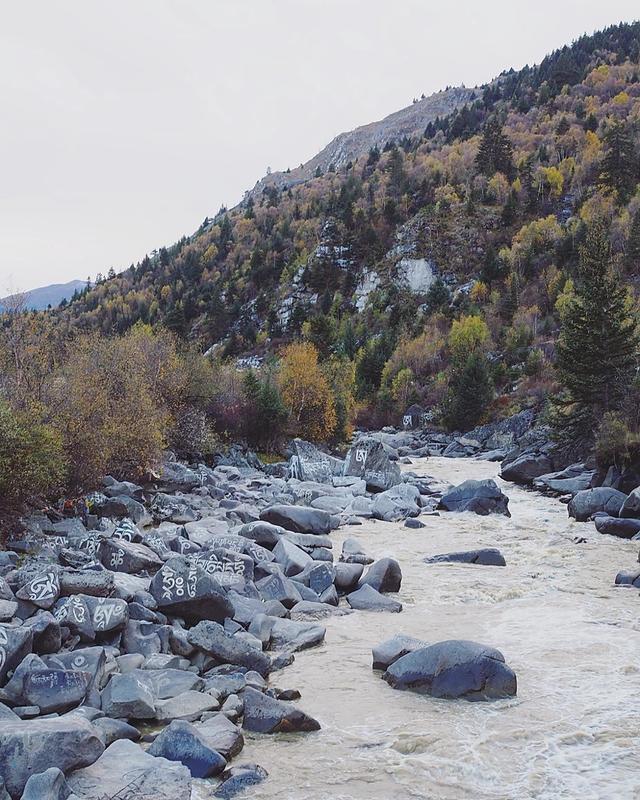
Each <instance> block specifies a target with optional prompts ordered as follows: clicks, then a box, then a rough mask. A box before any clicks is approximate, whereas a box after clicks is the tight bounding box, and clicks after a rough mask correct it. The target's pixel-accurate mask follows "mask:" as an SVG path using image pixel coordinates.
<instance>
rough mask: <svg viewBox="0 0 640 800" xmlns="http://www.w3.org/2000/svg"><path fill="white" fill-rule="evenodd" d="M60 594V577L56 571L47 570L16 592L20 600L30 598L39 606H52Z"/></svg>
mask: <svg viewBox="0 0 640 800" xmlns="http://www.w3.org/2000/svg"><path fill="white" fill-rule="evenodd" d="M59 596H60V579H59V577H58V574H57V573H56V572H45V573H43V574H41V575H37V576H36V577H35V578H33V579H32V580H30V581H29V582H28V583H26V584H25V585H24V586H23V587H22V588H21V589H20V591H19V592H18V593H17V594H16V597H17V598H18V600H28V601H29V602H30V603H33V604H34V606H38V608H44V609H45V610H47V609H49V608H51V606H52V605H54V603H55V602H56V600H57V599H58V597H59Z"/></svg>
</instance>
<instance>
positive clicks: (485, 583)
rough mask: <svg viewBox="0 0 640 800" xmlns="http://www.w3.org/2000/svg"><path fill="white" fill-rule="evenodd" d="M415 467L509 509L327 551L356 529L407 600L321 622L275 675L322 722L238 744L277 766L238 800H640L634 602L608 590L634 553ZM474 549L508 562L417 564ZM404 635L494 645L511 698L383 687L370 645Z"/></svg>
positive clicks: (459, 469)
mask: <svg viewBox="0 0 640 800" xmlns="http://www.w3.org/2000/svg"><path fill="white" fill-rule="evenodd" d="M407 469H412V470H414V471H416V472H417V473H418V474H421V475H431V476H433V477H435V478H438V479H440V480H444V481H448V482H450V483H452V484H456V483H459V482H461V481H463V480H466V479H467V478H489V477H493V478H496V480H497V482H498V483H499V484H500V485H501V488H503V490H504V491H505V492H506V493H507V494H508V496H509V498H510V504H509V507H510V510H511V514H512V516H511V518H510V519H508V518H505V517H501V516H490V517H480V516H476V515H475V514H471V513H465V514H456V513H442V515H441V516H439V517H437V516H425V517H422V520H423V521H424V522H425V524H426V527H425V528H423V529H420V530H411V529H408V528H405V527H404V526H403V524H402V523H384V522H375V521H366V522H365V523H364V524H363V525H362V526H353V527H345V528H341V529H340V530H339V531H336V532H335V533H334V534H333V537H332V538H333V540H334V553H335V557H336V558H337V557H338V555H339V553H340V549H341V546H342V540H343V539H344V538H346V537H347V536H354V537H356V538H357V539H358V540H359V541H360V543H361V545H362V547H363V549H364V550H365V552H367V553H368V554H369V555H371V556H373V557H374V558H379V557H382V556H392V557H393V558H396V559H397V560H398V561H399V562H400V565H401V568H402V574H403V580H402V587H401V590H400V592H399V595H398V599H399V600H401V602H402V603H403V606H404V608H403V611H402V612H401V613H400V614H389V613H367V612H355V613H352V614H349V615H346V616H342V617H333V618H330V619H328V620H326V621H323V624H326V628H327V635H326V640H325V642H324V644H323V645H322V646H321V647H318V648H314V649H312V650H308V651H304V652H301V653H298V654H296V660H295V663H294V664H293V665H292V666H290V667H288V668H287V669H285V670H284V671H282V672H278V673H275V674H274V675H273V676H272V678H271V682H272V684H274V685H276V686H278V687H280V688H296V689H299V690H300V691H301V693H302V699H301V700H300V701H298V702H299V705H300V707H301V708H302V709H303V710H304V711H306V712H308V713H310V714H311V715H312V716H313V717H316V718H317V719H318V720H319V721H320V723H321V725H322V730H321V731H319V732H317V733H312V734H295V735H277V736H258V735H253V734H249V735H247V736H246V746H245V749H244V751H243V752H242V754H241V755H240V756H239V757H238V758H237V759H236V761H235V763H238V764H239V763H246V762H256V763H258V764H260V765H262V766H263V767H265V768H266V769H267V770H268V772H269V778H268V779H267V780H266V781H265V782H264V783H262V784H261V785H260V786H256V787H252V788H251V789H250V790H249V793H248V796H250V797H251V798H261V799H265V800H266V799H267V798H268V799H269V800H275V799H276V798H277V800H391V799H392V798H393V799H394V800H404V799H405V798H430V799H431V798H433V799H434V800H467V798H468V800H485V799H486V800H489V799H490V800H498V799H499V800H528V799H529V798H535V799H536V800H547V799H548V800H559V799H560V798H572V799H573V798H580V799H581V800H591V799H592V798H593V799H594V800H596V799H597V800H600V799H601V798H617V797H628V798H633V797H639V796H640V722H639V715H640V622H639V619H638V611H639V609H640V597H639V596H638V591H637V590H635V589H632V588H624V587H615V586H614V585H613V580H614V577H615V574H616V572H617V571H618V570H619V569H622V568H627V567H631V566H632V565H633V564H634V563H635V562H636V561H637V558H638V543H636V542H629V541H623V540H620V539H615V538H613V537H608V536H602V535H601V534H599V533H597V531H596V530H595V527H594V526H593V525H592V524H591V523H576V522H575V521H573V520H570V519H568V517H567V509H566V506H565V505H563V504H562V503H560V502H558V501H557V500H554V499H552V498H548V497H544V496H542V495H539V494H537V493H534V492H528V491H525V490H524V489H522V488H519V487H517V486H515V485H513V484H506V483H504V482H502V481H500V479H498V478H497V475H498V472H499V465H498V464H495V463H489V462H484V461H476V460H470V459H444V458H441V459H439V458H430V459H423V460H418V461H416V462H414V464H413V465H412V466H411V467H407ZM581 539H586V541H584V542H581V541H580V540H581ZM477 547H498V548H500V550H501V551H502V553H503V555H504V556H505V559H506V561H507V566H506V567H484V566H475V565H454V564H438V565H428V564H425V563H423V561H422V559H423V558H424V556H428V555H434V554H437V553H445V552H450V551H455V550H467V549H473V548H477ZM400 632H401V633H406V634H410V635H412V636H415V637H418V638H421V639H424V640H426V641H428V642H436V641H440V640H444V639H453V638H463V639H472V640H476V641H478V642H482V643H485V644H488V645H492V646H494V647H497V648H498V649H499V650H501V651H502V652H503V654H504V656H505V658H506V661H507V663H508V664H509V665H510V666H511V667H512V668H513V669H514V670H515V672H516V674H517V677H518V694H517V697H515V698H512V699H508V700H499V701H494V702H478V703H470V702H467V701H464V700H457V701H451V700H436V699H433V698H430V697H428V696H423V695H417V694H414V693H411V692H399V691H395V690H393V689H391V688H390V687H389V686H388V685H387V684H386V683H385V682H384V681H382V680H381V678H380V673H374V672H373V671H372V669H371V648H372V646H373V645H375V644H377V643H379V642H381V641H383V640H384V639H387V638H389V637H391V636H393V635H394V634H396V633H400ZM202 796H206V795H202Z"/></svg>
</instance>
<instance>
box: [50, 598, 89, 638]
mask: <svg viewBox="0 0 640 800" xmlns="http://www.w3.org/2000/svg"><path fill="white" fill-rule="evenodd" d="M53 616H54V617H55V618H56V620H57V622H59V623H60V625H63V626H64V627H65V628H69V630H70V631H71V633H72V634H74V636H79V637H80V638H81V639H82V641H85V642H92V641H93V640H94V639H95V638H96V630H95V628H94V627H93V620H92V618H91V612H90V611H89V607H88V606H87V604H86V602H85V600H84V598H83V597H82V595H79V594H73V595H71V596H70V597H62V598H60V600H59V601H58V602H57V604H56V606H55V608H54V610H53Z"/></svg>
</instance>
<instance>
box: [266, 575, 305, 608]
mask: <svg viewBox="0 0 640 800" xmlns="http://www.w3.org/2000/svg"><path fill="white" fill-rule="evenodd" d="M298 587H299V584H297V583H296V582H295V581H292V580H290V579H289V578H285V576H284V575H268V576H267V577H266V578H263V579H262V580H260V581H258V582H257V583H256V589H257V590H258V592H259V593H260V597H261V598H262V599H263V600H264V601H265V602H269V601H270V600H276V601H278V602H279V603H282V605H283V606H284V607H285V608H293V606H295V604H296V603H299V602H300V601H301V600H302V596H301V595H300V590H299V588H298Z"/></svg>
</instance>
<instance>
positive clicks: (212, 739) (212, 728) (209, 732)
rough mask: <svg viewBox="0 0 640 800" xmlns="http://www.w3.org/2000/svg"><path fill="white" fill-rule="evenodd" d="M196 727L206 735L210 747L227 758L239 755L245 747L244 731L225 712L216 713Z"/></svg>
mask: <svg viewBox="0 0 640 800" xmlns="http://www.w3.org/2000/svg"><path fill="white" fill-rule="evenodd" d="M196 727H197V728H198V730H199V731H201V732H202V733H203V735H204V736H205V737H206V741H207V744H208V745H209V747H211V748H212V749H213V750H215V751H216V752H218V753H220V755H221V756H223V757H224V758H226V759H227V760H229V759H230V758H233V757H234V756H237V755H238V753H239V752H240V751H241V750H242V748H243V747H244V736H243V735H242V731H241V730H240V728H238V726H237V725H234V724H233V722H231V720H230V719H228V718H227V717H225V715H224V714H216V715H215V716H213V717H211V718H210V719H208V720H206V721H205V722H200V723H199V724H198V725H196Z"/></svg>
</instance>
